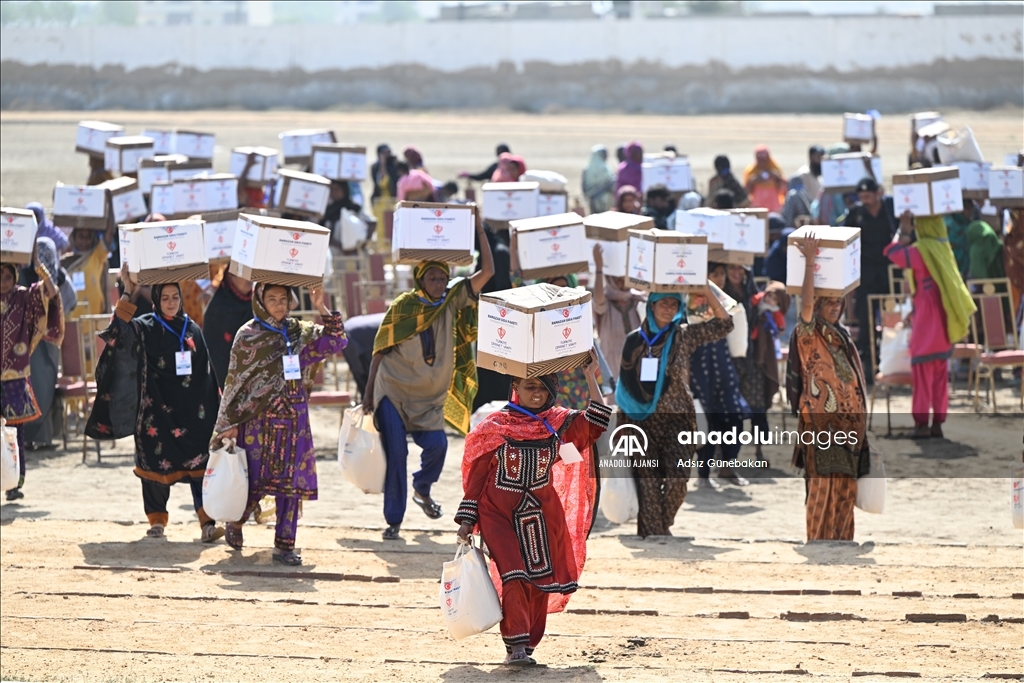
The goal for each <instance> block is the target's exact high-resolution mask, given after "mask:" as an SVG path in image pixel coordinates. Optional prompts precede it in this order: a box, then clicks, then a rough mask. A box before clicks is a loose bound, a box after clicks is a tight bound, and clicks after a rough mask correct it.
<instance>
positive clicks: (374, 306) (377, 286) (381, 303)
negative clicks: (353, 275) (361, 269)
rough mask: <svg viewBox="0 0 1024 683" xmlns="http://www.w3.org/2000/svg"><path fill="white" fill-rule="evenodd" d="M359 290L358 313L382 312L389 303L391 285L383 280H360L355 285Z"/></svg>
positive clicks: (386, 308)
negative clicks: (359, 303) (359, 308)
mask: <svg viewBox="0 0 1024 683" xmlns="http://www.w3.org/2000/svg"><path fill="white" fill-rule="evenodd" d="M357 287H358V290H359V301H360V302H361V310H360V315H367V314H370V313H383V312H384V311H386V310H388V306H389V305H390V303H391V302H390V299H391V297H390V296H389V295H390V292H391V287H390V283H388V282H385V281H383V280H380V281H371V282H360V283H358V285H357Z"/></svg>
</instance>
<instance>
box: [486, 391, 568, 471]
mask: <svg viewBox="0 0 1024 683" xmlns="http://www.w3.org/2000/svg"><path fill="white" fill-rule="evenodd" d="M505 405H506V406H508V407H509V409H511V410H514V411H516V412H517V413H522V414H523V415H526V416H527V417H532V418H533V419H534V420H537V421H539V422H542V423H544V428H545V429H547V430H548V431H549V432H550V433H551V434H552V435H553V436H554V437H555V438H556V439H558V444H559V445H558V457H560V458H561V459H562V462H564V463H565V464H566V465H571V464H573V463H576V462H583V456H582V455H580V451H579V449H578V448H576V444H574V443H572V442H571V441H570V442H568V443H566V442H565V441H562V437H560V436H558V432H556V431H555V428H554V427H552V426H551V425H550V424H549V423H548V421H547V420H545V419H544V418H543V417H540V416H539V415H535V414H534V413H532V412H530V411H529V410H527V409H526V408H523V407H522V406H517V405H516V404H515V403H511V402H510V403H506V404H505Z"/></svg>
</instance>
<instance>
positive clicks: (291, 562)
mask: <svg viewBox="0 0 1024 683" xmlns="http://www.w3.org/2000/svg"><path fill="white" fill-rule="evenodd" d="M274 562H275V563H276V564H284V565H288V566H289V567H298V566H299V565H300V564H302V556H301V555H297V554H296V553H295V551H294V550H284V551H281V552H277V551H276V550H275V551H274Z"/></svg>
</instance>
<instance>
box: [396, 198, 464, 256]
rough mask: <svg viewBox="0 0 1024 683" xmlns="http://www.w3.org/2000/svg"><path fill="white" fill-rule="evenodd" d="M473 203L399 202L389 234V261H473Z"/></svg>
mask: <svg viewBox="0 0 1024 683" xmlns="http://www.w3.org/2000/svg"><path fill="white" fill-rule="evenodd" d="M475 235H476V207H475V206H471V205H466V204H439V203H434V202H408V201H403V202H398V205H397V206H396V207H395V222H394V231H393V233H392V237H391V250H392V259H391V260H392V262H393V263H401V264H407V265H414V264H417V263H421V262H423V261H442V262H445V263H454V264H457V265H469V264H471V263H472V262H473V242H474V236H475Z"/></svg>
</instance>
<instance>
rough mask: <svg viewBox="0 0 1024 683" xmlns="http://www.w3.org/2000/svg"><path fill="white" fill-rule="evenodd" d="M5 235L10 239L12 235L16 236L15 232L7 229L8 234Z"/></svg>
mask: <svg viewBox="0 0 1024 683" xmlns="http://www.w3.org/2000/svg"><path fill="white" fill-rule="evenodd" d="M4 234H5V235H7V236H8V237H10V236H11V235H13V234H14V231H13V230H11V229H10V228H7V232H5V233H4Z"/></svg>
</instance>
